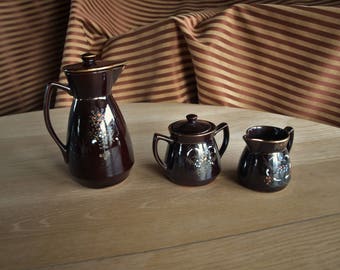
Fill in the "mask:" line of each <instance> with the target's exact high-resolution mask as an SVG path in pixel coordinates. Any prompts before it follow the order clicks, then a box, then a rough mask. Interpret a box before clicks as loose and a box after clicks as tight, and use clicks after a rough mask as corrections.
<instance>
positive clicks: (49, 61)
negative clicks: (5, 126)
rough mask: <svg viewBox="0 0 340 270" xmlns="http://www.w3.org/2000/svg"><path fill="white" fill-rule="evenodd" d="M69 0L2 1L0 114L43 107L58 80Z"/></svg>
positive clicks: (0, 23) (0, 3)
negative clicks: (48, 90) (47, 92)
mask: <svg viewBox="0 0 340 270" xmlns="http://www.w3.org/2000/svg"><path fill="white" fill-rule="evenodd" d="M69 9H70V0H43V1H42V0H41V1H33V0H15V1H13V0H1V1H0V115H5V114H9V113H18V112H26V111H30V110H37V109H41V108H42V102H43V92H44V87H45V85H46V83H47V82H48V81H52V80H57V79H58V76H59V71H60V63H61V58H62V52H63V47H64V40H65V34H66V29H67V22H68V17H69Z"/></svg>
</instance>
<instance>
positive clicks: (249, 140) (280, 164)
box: [238, 126, 294, 192]
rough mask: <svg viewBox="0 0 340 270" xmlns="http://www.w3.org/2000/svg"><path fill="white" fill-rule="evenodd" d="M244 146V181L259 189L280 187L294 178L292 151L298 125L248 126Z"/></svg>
mask: <svg viewBox="0 0 340 270" xmlns="http://www.w3.org/2000/svg"><path fill="white" fill-rule="evenodd" d="M243 139H244V141H245V142H246V144H247V146H246V147H245V148H244V150H243V153H242V155H241V158H240V161H239V166H238V178H239V181H240V184H241V185H243V186H245V187H248V188H250V189H254V190H257V191H268V192H272V191H279V190H281V189H283V188H285V187H286V186H287V185H288V183H289V181H290V178H291V162H290V156H289V152H290V150H291V148H292V145H293V140H294V129H293V128H292V127H285V128H284V129H282V128H278V127H273V126H254V127H251V128H248V129H247V131H246V134H245V135H244V136H243Z"/></svg>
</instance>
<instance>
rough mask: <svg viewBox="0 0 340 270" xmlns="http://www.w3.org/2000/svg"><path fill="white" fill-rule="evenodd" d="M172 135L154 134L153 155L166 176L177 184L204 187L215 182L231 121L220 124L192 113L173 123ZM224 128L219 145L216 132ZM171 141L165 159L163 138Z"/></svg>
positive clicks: (168, 143) (170, 129)
mask: <svg viewBox="0 0 340 270" xmlns="http://www.w3.org/2000/svg"><path fill="white" fill-rule="evenodd" d="M168 129H169V132H170V137H169V136H165V135H162V134H159V133H155V134H154V136H153V154H154V157H155V159H156V161H157V163H158V164H159V165H160V166H161V168H162V169H163V171H164V173H165V175H166V176H167V177H168V178H169V179H170V180H171V181H172V182H174V183H176V184H179V185H184V186H200V185H205V184H208V183H210V182H212V181H213V180H214V179H215V178H216V176H217V175H218V174H219V173H220V171H221V157H222V155H223V154H224V152H225V150H226V149H227V146H228V143H229V127H228V125H227V123H220V124H218V125H217V126H216V125H215V124H213V123H212V122H209V121H205V120H199V119H198V118H197V115H195V114H189V115H187V116H186V119H185V120H179V121H176V122H174V123H171V124H170V125H169V127H168ZM221 131H223V139H222V144H221V146H220V147H218V145H217V143H216V141H215V135H216V134H217V133H219V132H221ZM161 140H162V141H165V142H166V143H167V149H166V153H165V159H164V160H163V159H161V158H160V156H159V153H158V143H159V141H161Z"/></svg>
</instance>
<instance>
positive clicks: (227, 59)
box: [56, 0, 340, 126]
mask: <svg viewBox="0 0 340 270" xmlns="http://www.w3.org/2000/svg"><path fill="white" fill-rule="evenodd" d="M88 51H90V52H92V53H95V54H97V55H99V57H100V58H102V59H103V60H112V61H122V60H124V61H126V62H127V68H126V69H125V70H124V72H123V73H122V75H121V76H120V78H119V79H118V81H117V83H116V84H115V85H114V87H113V96H114V97H115V98H116V99H117V100H118V101H125V102H151V101H152V102H163V101H172V102H197V103H203V104H219V105H225V106H232V107H240V108H250V109H256V110H264V111H269V112H274V113H280V114H286V115H291V116H298V117H304V118H307V119H313V120H316V121H320V122H324V123H328V124H331V125H336V126H340V1H297V0H296V1H293V0H291V1H288V0H287V1H283V0H282V1H226V0H224V1H220V0H211V1H207V0H206V1H192V0H188V1H185V0H183V1H176V0H169V1H162V0H147V1H146V0H145V1H140V0H115V1H109V0H104V1H102V0H100V1H99V0H87V1H84V0H82V1H80V0H78V1H77V0H74V1H73V2H72V7H71V14H70V21H69V26H68V32H67V38H66V43H65V48H64V54H63V65H66V64H71V63H75V62H79V61H80V55H81V54H83V53H85V52H88ZM60 80H61V81H62V82H63V83H67V82H66V80H65V77H64V74H63V73H61V74H60ZM70 103H71V97H70V96H67V95H66V94H65V93H62V92H60V93H59V92H58V95H57V100H56V106H57V107H61V106H69V105H70Z"/></svg>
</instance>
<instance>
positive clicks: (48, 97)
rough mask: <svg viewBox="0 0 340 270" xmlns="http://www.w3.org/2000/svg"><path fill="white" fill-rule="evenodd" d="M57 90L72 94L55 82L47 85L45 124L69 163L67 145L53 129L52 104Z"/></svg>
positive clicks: (67, 88) (44, 106)
mask: <svg viewBox="0 0 340 270" xmlns="http://www.w3.org/2000/svg"><path fill="white" fill-rule="evenodd" d="M56 88H60V89H61V90H64V91H65V92H67V93H68V94H70V93H71V89H70V88H69V87H67V86H65V85H62V84H59V83H54V82H53V83H49V84H47V86H46V90H45V96H44V105H43V110H44V119H45V124H46V128H47V130H48V132H49V133H50V135H51V137H52V139H53V140H54V141H55V142H56V144H57V145H58V146H59V148H60V151H61V153H62V154H63V157H64V160H65V162H68V158H67V148H66V145H65V144H63V143H62V142H61V140H60V139H59V138H58V136H57V134H56V133H55V131H54V129H53V127H52V124H51V120H50V104H51V99H52V94H53V92H54V91H53V90H54V89H56Z"/></svg>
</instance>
